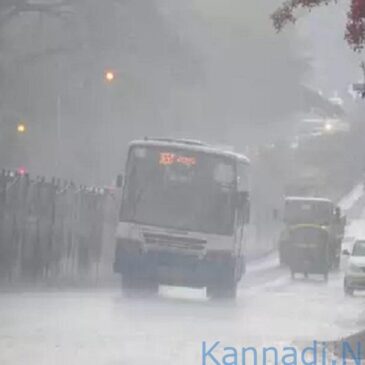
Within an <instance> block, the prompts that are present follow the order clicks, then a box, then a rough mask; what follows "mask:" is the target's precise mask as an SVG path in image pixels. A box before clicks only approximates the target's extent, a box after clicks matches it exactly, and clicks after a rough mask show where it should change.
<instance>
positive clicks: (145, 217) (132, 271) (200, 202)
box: [114, 138, 250, 298]
mask: <svg viewBox="0 0 365 365" xmlns="http://www.w3.org/2000/svg"><path fill="white" fill-rule="evenodd" d="M249 166H250V163H249V160H248V159H247V158H246V157H245V156H243V155H240V154H237V153H234V152H232V151H223V150H221V149H219V148H215V147H213V146H210V145H207V144H204V143H202V142H197V141H190V140H172V139H149V138H145V139H144V140H138V141H133V142H131V143H130V145H129V149H128V157H127V162H126V168H125V176H124V178H123V186H122V201H121V208H120V214H119V223H118V226H117V232H116V250H115V262H114V271H115V272H116V273H119V274H121V277H122V289H123V291H125V292H127V293H130V291H131V290H132V291H135V290H141V289H143V290H146V289H148V290H149V291H151V292H157V291H158V287H159V285H160V284H162V285H174V286H189V287H194V288H204V287H206V289H207V295H208V297H210V298H216V297H220V298H234V297H235V296H236V292H237V283H238V282H239V280H240V279H241V277H242V275H243V273H244V271H245V243H246V240H247V225H248V223H249V212H250V202H249ZM119 180H120V179H119Z"/></svg>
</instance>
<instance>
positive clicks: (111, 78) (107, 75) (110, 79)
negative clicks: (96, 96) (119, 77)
mask: <svg viewBox="0 0 365 365" xmlns="http://www.w3.org/2000/svg"><path fill="white" fill-rule="evenodd" d="M104 77H105V80H106V81H107V82H113V81H114V79H115V73H114V71H112V70H107V71H105V75H104Z"/></svg>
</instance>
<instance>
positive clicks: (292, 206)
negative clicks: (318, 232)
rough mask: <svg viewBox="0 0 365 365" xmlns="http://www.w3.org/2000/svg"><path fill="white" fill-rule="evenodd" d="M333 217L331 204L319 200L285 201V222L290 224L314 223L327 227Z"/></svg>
mask: <svg viewBox="0 0 365 365" xmlns="http://www.w3.org/2000/svg"><path fill="white" fill-rule="evenodd" d="M332 216H333V205H332V203H331V202H327V201H319V200H287V201H286V203H285V221H286V222H287V223H290V224H297V223H316V224H322V225H329V224H330V223H331V220H332Z"/></svg>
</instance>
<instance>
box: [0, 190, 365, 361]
mask: <svg viewBox="0 0 365 365" xmlns="http://www.w3.org/2000/svg"><path fill="white" fill-rule="evenodd" d="M360 199H361V201H360V200H357V202H356V204H355V206H356V209H357V213H356V214H355V215H352V217H351V218H352V219H353V221H352V222H350V224H349V228H348V231H347V236H349V237H353V236H356V235H359V234H361V233H359V229H360V228H359V227H361V226H362V225H361V222H363V223H364V227H365V209H364V207H365V205H364V204H363V203H364V202H363V201H362V200H364V198H363V197H362V198H360ZM360 202H361V204H362V208H361V209H359V204H360ZM342 281H343V273H342V272H336V273H331V275H330V278H329V281H328V283H325V282H324V281H323V280H322V278H321V277H315V276H313V277H310V278H309V279H307V280H305V279H302V278H298V279H297V280H295V281H292V280H291V278H290V274H289V272H288V270H287V269H285V268H279V267H278V262H277V258H276V257H275V256H274V255H273V256H270V257H267V258H264V259H261V260H259V261H256V262H253V263H251V264H250V265H249V268H248V273H247V275H246V277H245V278H244V280H243V281H242V284H241V286H240V289H239V294H238V299H237V301H236V302H235V303H225V302H209V301H207V300H206V299H205V295H204V291H200V290H189V289H184V288H161V290H160V295H159V296H158V297H157V298H153V299H151V298H150V299H146V298H134V299H128V298H124V297H123V296H122V295H121V294H120V292H119V290H117V289H113V290H98V291H93V292H92V291H81V292H76V291H69V292H51V293H50V292H48V293H45V292H40V293H35V292H32V293H22V294H19V293H2V294H0V364H1V365H2V364H6V365H15V364H16V365H18V364H19V365H24V364H27V365H28V364H31V365H33V364H37V365H43V364H47V365H49V364H55V365H58V364H63V365H64V364H80V365H83V364H102V365H104V364H107V365H114V364H132V365H134V364H135V365H142V364H143V365H145V364H153V365H155V364H156V365H157V364H162V365H165V364H166V365H167V364H178V365H180V364H181V365H195V364H202V360H201V349H202V341H207V343H208V344H213V343H214V342H215V341H221V343H222V344H224V345H226V346H236V347H237V348H241V347H247V346H257V347H258V348H261V347H263V346H269V345H270V346H279V347H280V346H285V345H291V344H296V345H298V346H300V345H301V344H306V343H309V342H311V341H313V340H334V339H337V338H339V337H343V336H346V335H348V334H351V333H353V332H355V331H357V330H359V329H361V328H364V326H365V295H362V294H359V295H356V296H355V297H354V298H351V297H345V296H344V294H343V289H342ZM207 364H209V363H207Z"/></svg>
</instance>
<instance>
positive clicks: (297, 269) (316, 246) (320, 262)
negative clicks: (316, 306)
mask: <svg viewBox="0 0 365 365" xmlns="http://www.w3.org/2000/svg"><path fill="white" fill-rule="evenodd" d="M288 238H289V255H288V256H289V257H288V259H289V262H288V264H289V267H290V271H291V275H292V278H295V274H296V273H303V274H304V276H305V277H308V274H320V275H323V277H324V279H325V280H326V281H327V280H328V272H329V270H330V266H331V251H330V236H329V233H328V231H327V230H326V229H325V228H323V227H321V226H318V225H313V224H300V225H296V226H293V227H292V228H291V229H290V232H289V237H288Z"/></svg>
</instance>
